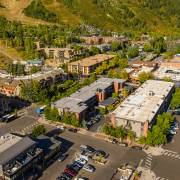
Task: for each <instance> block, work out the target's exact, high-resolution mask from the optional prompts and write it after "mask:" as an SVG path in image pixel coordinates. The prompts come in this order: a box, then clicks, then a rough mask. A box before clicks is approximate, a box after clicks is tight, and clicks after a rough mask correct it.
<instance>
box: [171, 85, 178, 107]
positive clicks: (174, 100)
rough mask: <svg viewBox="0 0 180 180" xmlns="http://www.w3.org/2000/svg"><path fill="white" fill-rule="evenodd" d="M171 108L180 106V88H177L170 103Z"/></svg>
mask: <svg viewBox="0 0 180 180" xmlns="http://www.w3.org/2000/svg"><path fill="white" fill-rule="evenodd" d="M170 107H171V109H176V108H179V107H180V88H176V90H175V92H174V94H173V96H172V99H171V103H170Z"/></svg>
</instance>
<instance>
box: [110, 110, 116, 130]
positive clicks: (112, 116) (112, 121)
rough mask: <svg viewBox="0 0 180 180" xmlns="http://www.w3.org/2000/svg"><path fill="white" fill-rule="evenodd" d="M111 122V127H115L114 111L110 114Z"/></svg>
mask: <svg viewBox="0 0 180 180" xmlns="http://www.w3.org/2000/svg"><path fill="white" fill-rule="evenodd" d="M111 123H112V126H113V127H116V118H115V114H114V113H112V114H111Z"/></svg>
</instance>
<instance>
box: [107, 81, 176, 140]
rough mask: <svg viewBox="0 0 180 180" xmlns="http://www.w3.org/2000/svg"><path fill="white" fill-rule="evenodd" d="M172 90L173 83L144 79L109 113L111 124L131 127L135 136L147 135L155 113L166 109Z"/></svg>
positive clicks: (155, 115)
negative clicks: (144, 80) (143, 81)
mask: <svg viewBox="0 0 180 180" xmlns="http://www.w3.org/2000/svg"><path fill="white" fill-rule="evenodd" d="M173 91H174V83H171V82H165V81H157V80H148V81H146V82H145V83H144V84H143V85H142V86H141V87H139V88H138V89H137V90H136V91H135V92H134V93H133V94H131V95H130V96H129V97H128V98H127V99H126V100H125V101H124V102H122V103H121V104H120V105H119V106H118V107H117V109H116V110H114V111H113V112H112V113H111V115H110V116H111V122H112V125H113V126H114V127H118V126H123V127H125V128H126V129H131V130H132V131H134V132H135V134H136V136H137V137H140V136H147V131H148V129H149V128H151V127H152V125H153V124H154V122H155V119H156V117H157V115H158V114H160V113H162V112H164V111H166V110H167V108H168V105H169V102H170V99H171V96H172V93H173Z"/></svg>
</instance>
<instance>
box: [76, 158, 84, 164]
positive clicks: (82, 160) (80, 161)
mask: <svg viewBox="0 0 180 180" xmlns="http://www.w3.org/2000/svg"><path fill="white" fill-rule="evenodd" d="M75 161H77V162H78V163H80V164H82V165H85V164H86V163H87V161H86V160H85V159H83V158H78V159H76V160H75Z"/></svg>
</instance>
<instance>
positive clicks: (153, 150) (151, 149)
mask: <svg viewBox="0 0 180 180" xmlns="http://www.w3.org/2000/svg"><path fill="white" fill-rule="evenodd" d="M164 151H165V150H164V149H163V148H162V147H161V146H159V147H151V146H149V148H148V149H147V150H146V149H144V152H145V153H146V154H151V155H153V156H160V155H162V154H163V152H164Z"/></svg>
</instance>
